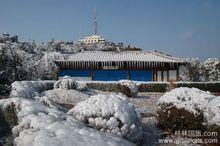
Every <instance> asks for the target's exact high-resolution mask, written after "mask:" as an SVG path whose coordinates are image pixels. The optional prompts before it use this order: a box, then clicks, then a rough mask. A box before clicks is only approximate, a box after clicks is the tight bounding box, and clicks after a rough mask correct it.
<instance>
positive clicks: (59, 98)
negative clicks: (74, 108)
mask: <svg viewBox="0 0 220 146" xmlns="http://www.w3.org/2000/svg"><path fill="white" fill-rule="evenodd" d="M44 95H45V96H46V97H48V98H49V99H50V100H52V101H53V102H56V103H60V104H71V105H76V104H77V103H78V102H80V101H83V100H86V99H87V98H89V95H87V94H85V93H82V92H79V91H76V90H67V89H61V88H58V89H53V90H48V91H45V92H44Z"/></svg>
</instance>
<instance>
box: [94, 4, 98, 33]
mask: <svg viewBox="0 0 220 146" xmlns="http://www.w3.org/2000/svg"><path fill="white" fill-rule="evenodd" d="M97 25H98V22H97V14H96V7H95V8H94V27H95V28H94V32H95V35H97Z"/></svg>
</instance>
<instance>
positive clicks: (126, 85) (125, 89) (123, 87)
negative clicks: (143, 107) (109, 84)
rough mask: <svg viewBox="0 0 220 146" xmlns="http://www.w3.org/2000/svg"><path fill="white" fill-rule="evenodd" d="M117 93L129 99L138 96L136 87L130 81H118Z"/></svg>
mask: <svg viewBox="0 0 220 146" xmlns="http://www.w3.org/2000/svg"><path fill="white" fill-rule="evenodd" d="M119 91H121V92H122V93H124V94H125V95H127V96H129V97H135V96H136V95H137V94H138V86H137V85H136V84H135V83H134V82H132V81H130V80H120V81H119Z"/></svg>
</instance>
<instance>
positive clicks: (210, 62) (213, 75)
mask: <svg viewBox="0 0 220 146" xmlns="http://www.w3.org/2000/svg"><path fill="white" fill-rule="evenodd" d="M203 76H204V80H205V81H220V61H219V59H218V58H208V59H207V60H206V61H205V62H204V65H203Z"/></svg>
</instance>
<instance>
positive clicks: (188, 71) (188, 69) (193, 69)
mask: <svg viewBox="0 0 220 146" xmlns="http://www.w3.org/2000/svg"><path fill="white" fill-rule="evenodd" d="M187 62H188V63H187V65H186V66H185V68H184V71H183V74H182V75H181V78H182V80H184V81H201V80H202V63H201V61H200V60H199V59H198V58H192V59H191V60H187Z"/></svg>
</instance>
